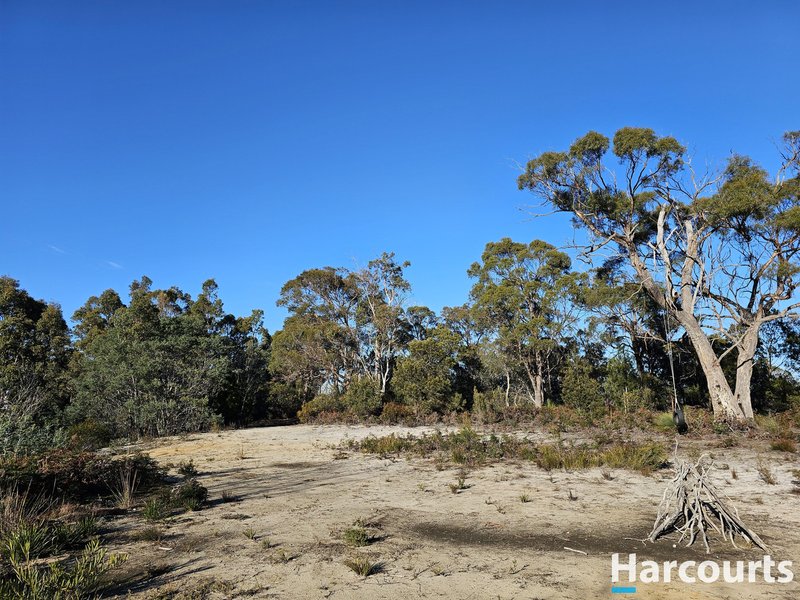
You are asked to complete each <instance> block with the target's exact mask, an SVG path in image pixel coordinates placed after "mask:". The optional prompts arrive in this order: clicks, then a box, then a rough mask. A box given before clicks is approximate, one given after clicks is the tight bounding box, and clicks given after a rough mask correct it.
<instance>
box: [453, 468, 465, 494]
mask: <svg viewBox="0 0 800 600" xmlns="http://www.w3.org/2000/svg"><path fill="white" fill-rule="evenodd" d="M469 487H470V486H469V485H468V484H467V472H466V471H465V470H464V469H460V470H459V472H458V477H457V478H456V482H455V483H451V484H450V491H451V492H453V493H454V494H457V493H458V492H460V491H461V490H466V489H468V488H469Z"/></svg>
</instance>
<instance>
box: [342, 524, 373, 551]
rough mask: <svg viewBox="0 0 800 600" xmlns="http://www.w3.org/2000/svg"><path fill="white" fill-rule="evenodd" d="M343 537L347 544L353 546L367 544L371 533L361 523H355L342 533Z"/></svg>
mask: <svg viewBox="0 0 800 600" xmlns="http://www.w3.org/2000/svg"><path fill="white" fill-rule="evenodd" d="M342 539H343V540H344V543H345V544H347V545H348V546H353V547H359V546H366V545H367V544H369V534H368V533H367V530H366V529H364V527H362V526H360V525H354V526H353V527H348V528H347V529H345V531H344V533H343V534H342Z"/></svg>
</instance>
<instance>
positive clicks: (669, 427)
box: [653, 412, 675, 433]
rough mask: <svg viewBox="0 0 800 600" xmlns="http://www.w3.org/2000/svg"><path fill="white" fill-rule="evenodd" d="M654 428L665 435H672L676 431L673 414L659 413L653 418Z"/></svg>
mask: <svg viewBox="0 0 800 600" xmlns="http://www.w3.org/2000/svg"><path fill="white" fill-rule="evenodd" d="M653 427H654V428H655V429H656V430H657V431H663V432H664V433H670V432H672V431H674V430H675V422H674V421H673V420H672V413H668V412H663V413H658V414H657V415H656V416H655V417H654V418H653Z"/></svg>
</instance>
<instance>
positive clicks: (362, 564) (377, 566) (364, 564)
mask: <svg viewBox="0 0 800 600" xmlns="http://www.w3.org/2000/svg"><path fill="white" fill-rule="evenodd" d="M344 564H345V565H346V566H347V567H348V568H349V569H350V570H351V571H353V572H354V573H357V574H358V575H361V577H369V576H370V575H374V574H375V573H380V572H381V571H382V570H383V564H382V563H379V562H372V561H371V560H370V559H369V558H367V557H366V556H357V557H355V558H351V559H348V560H346V561H344Z"/></svg>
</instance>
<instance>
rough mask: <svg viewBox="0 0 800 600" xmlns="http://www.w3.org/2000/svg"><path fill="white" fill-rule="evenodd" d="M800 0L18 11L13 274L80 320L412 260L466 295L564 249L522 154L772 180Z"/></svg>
mask: <svg viewBox="0 0 800 600" xmlns="http://www.w3.org/2000/svg"><path fill="white" fill-rule="evenodd" d="M799 26H800V4H798V3H796V2H791V1H789V0H786V1H773V2H764V3H754V2H735V1H734V2H730V1H729V2H672V3H667V2H658V3H648V2H641V1H639V2H615V3H603V2H572V3H568V4H561V5H559V4H558V3H554V2H547V3H545V2H497V1H491V2H490V1H488V0H487V1H485V2H468V1H461V2H445V1H441V2H413V1H406V2H381V1H378V2H376V1H370V2H349V1H322V0H320V1H318V2H302V1H286V2H277V1H265V2H239V1H235V0H229V1H226V2H198V1H192V2H148V1H142V2H126V3H122V2H80V1H77V2H53V3H51V2H26V1H23V0H19V1H12V0H0V209H1V210H2V213H1V214H2V217H1V218H0V274H8V275H10V276H12V277H14V278H16V279H19V280H20V281H21V283H22V285H23V287H25V288H26V289H28V290H29V291H30V293H31V294H32V295H34V296H36V297H39V298H44V299H46V300H54V301H58V302H59V303H61V304H62V306H63V308H64V311H65V314H66V315H67V316H69V315H71V314H72V312H73V311H74V310H75V308H77V307H78V306H80V305H81V304H82V303H83V302H84V301H85V300H86V298H87V297H88V296H90V295H92V294H99V293H100V292H102V291H103V290H104V289H106V288H109V287H113V288H115V289H117V290H119V291H121V292H124V291H126V290H127V286H128V284H129V283H130V281H131V280H132V279H134V278H138V277H140V276H141V275H143V274H146V275H148V276H149V277H151V278H152V279H153V280H154V283H155V285H156V286H159V287H161V286H164V287H168V286H170V285H178V286H180V287H181V288H183V289H185V290H186V291H189V292H190V293H192V294H196V293H197V291H199V288H200V284H201V282H202V281H203V280H204V279H206V278H208V277H214V278H216V280H217V282H218V283H219V285H220V295H221V297H222V299H223V300H224V302H225V304H226V308H227V309H228V310H230V311H232V312H235V313H237V314H246V313H249V311H250V310H251V309H252V308H263V309H265V311H266V319H265V320H266V323H267V325H268V326H269V328H270V329H271V330H275V329H277V328H279V327H280V324H281V322H282V319H283V317H284V314H283V313H282V312H281V311H280V310H279V309H277V308H276V307H275V300H276V298H277V296H278V292H279V290H280V287H281V285H282V284H283V283H284V282H285V281H286V280H288V279H290V278H292V277H294V276H295V275H297V274H298V273H300V272H301V271H302V270H304V269H307V268H311V267H318V266H324V265H335V266H347V267H356V266H360V265H364V264H365V263H366V262H367V261H369V260H370V259H371V258H374V257H375V256H377V255H379V254H380V253H381V252H382V251H384V250H386V251H394V252H396V254H397V256H398V258H400V259H401V260H409V261H411V263H412V266H411V267H410V268H409V270H408V272H407V274H408V277H409V279H410V281H411V283H412V285H413V287H414V293H413V297H412V301H413V302H414V303H419V304H426V305H429V306H431V307H432V308H435V309H437V310H438V309H439V308H441V307H442V306H443V305H455V304H460V303H462V302H464V301H465V300H466V298H467V294H468V290H469V287H470V281H469V279H468V278H467V276H466V269H467V268H468V266H469V265H470V263H472V262H473V261H475V260H477V259H478V258H479V256H480V253H481V251H482V249H483V246H484V245H485V244H486V242H488V241H492V240H496V239H499V238H501V237H503V236H510V237H513V238H514V239H517V240H520V241H530V240H531V239H534V238H541V239H545V240H547V241H550V242H551V243H554V244H557V245H561V244H564V243H565V242H568V241H569V240H570V239H571V237H572V229H571V227H570V225H569V222H568V221H567V220H566V219H565V218H561V217H551V218H547V219H538V220H532V219H531V218H530V217H529V216H528V215H527V214H526V213H525V211H524V210H521V209H522V208H523V207H524V206H525V205H526V204H528V203H530V202H531V201H532V199H531V198H530V197H529V196H526V195H525V194H524V193H522V192H518V191H517V189H516V184H515V179H516V175H517V163H521V162H524V161H525V160H526V159H527V158H528V157H530V156H532V155H535V154H537V153H539V152H541V151H544V150H552V149H561V148H563V147H565V146H567V145H568V144H569V143H570V142H571V141H572V140H573V139H574V138H575V137H577V136H578V135H581V134H583V133H585V132H586V131H587V130H589V129H596V130H599V131H602V132H604V133H606V134H607V135H610V134H613V132H614V130H615V129H617V128H618V127H621V126H624V125H641V126H649V127H653V128H654V129H656V130H657V132H658V133H660V134H671V135H674V136H676V137H678V138H679V139H680V140H681V141H683V142H685V143H687V144H688V145H689V147H690V148H691V149H692V151H693V153H694V154H695V160H699V161H706V160H708V161H712V162H713V163H714V164H719V163H721V161H722V160H724V158H725V157H726V156H727V155H728V154H729V153H730V152H731V151H732V150H736V151H738V152H743V153H747V154H750V155H751V156H753V157H755V158H756V159H757V160H758V161H759V162H761V163H762V164H764V165H765V166H767V167H773V166H774V165H775V159H776V152H775V143H776V141H777V140H778V139H779V137H780V135H781V134H782V132H783V131H785V130H788V129H797V128H799V127H800V119H798V117H800V101H798V98H800V77H798V58H800V36H798V35H797V30H798V27H799Z"/></svg>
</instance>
